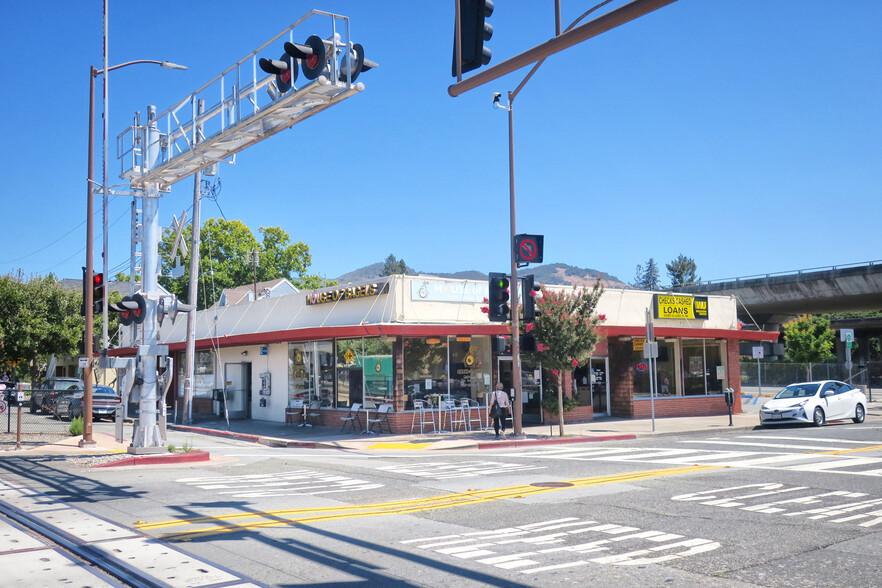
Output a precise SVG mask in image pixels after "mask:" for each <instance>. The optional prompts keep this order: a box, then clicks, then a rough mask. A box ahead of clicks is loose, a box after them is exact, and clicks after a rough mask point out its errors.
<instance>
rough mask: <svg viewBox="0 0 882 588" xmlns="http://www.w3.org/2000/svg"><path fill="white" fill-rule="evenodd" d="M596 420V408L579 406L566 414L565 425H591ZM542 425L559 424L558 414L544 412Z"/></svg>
mask: <svg viewBox="0 0 882 588" xmlns="http://www.w3.org/2000/svg"><path fill="white" fill-rule="evenodd" d="M593 420H594V408H593V407H591V406H577V407H576V408H574V409H573V410H570V411H567V412H565V413H564V424H567V423H590V422H591V421H593ZM542 423H543V424H546V425H556V424H558V420H557V413H551V412H548V411H546V410H543V411H542Z"/></svg>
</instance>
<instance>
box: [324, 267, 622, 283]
mask: <svg viewBox="0 0 882 588" xmlns="http://www.w3.org/2000/svg"><path fill="white" fill-rule="evenodd" d="M383 266H384V264H383V263H372V264H371V265H367V266H364V267H362V268H359V269H357V270H353V271H351V272H347V273H345V274H343V275H341V276H340V277H338V278H336V279H337V281H338V282H339V283H341V284H347V283H349V282H363V281H366V280H372V279H374V278H377V277H379V276H380V274H381V273H382V271H383ZM408 269H409V270H410V273H411V274H412V275H429V276H438V277H441V278H452V279H457V280H486V279H487V277H488V276H487V274H485V273H482V272H479V271H475V270H467V271H461V272H455V273H443V272H424V271H416V270H414V269H413V268H408ZM519 274H520V275H523V274H533V275H534V276H536V281H538V282H539V283H540V284H556V285H569V286H593V285H594V281H595V280H596V279H597V277H598V276H599V277H600V281H601V283H602V284H603V286H604V287H605V288H627V287H628V284H626V283H625V282H623V281H621V280H620V279H618V278H617V277H616V276H613V275H611V274H608V273H606V272H602V271H599V270H595V269H586V268H581V267H576V266H572V265H567V264H565V263H549V264H545V265H537V266H535V267H525V268H521V269H520V270H519Z"/></svg>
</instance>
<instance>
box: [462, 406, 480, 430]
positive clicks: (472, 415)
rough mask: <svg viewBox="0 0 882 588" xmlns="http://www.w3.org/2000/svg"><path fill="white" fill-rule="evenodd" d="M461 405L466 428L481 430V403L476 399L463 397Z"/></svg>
mask: <svg viewBox="0 0 882 588" xmlns="http://www.w3.org/2000/svg"><path fill="white" fill-rule="evenodd" d="M461 405H462V410H463V412H464V413H465V422H466V427H467V428H468V430H469V431H483V430H484V423H483V422H482V421H481V404H480V403H479V402H478V401H477V400H472V399H470V398H463V399H462V402H461Z"/></svg>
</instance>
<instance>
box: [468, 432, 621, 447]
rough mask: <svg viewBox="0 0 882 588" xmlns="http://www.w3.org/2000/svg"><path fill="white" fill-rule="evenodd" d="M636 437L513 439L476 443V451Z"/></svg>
mask: <svg viewBox="0 0 882 588" xmlns="http://www.w3.org/2000/svg"><path fill="white" fill-rule="evenodd" d="M636 438H637V435H603V436H594V437H567V438H564V439H561V438H556V439H521V440H517V439H513V440H511V441H490V442H489V443H478V449H496V448H499V447H526V446H528V445H562V444H564V443H592V442H595V441H628V440H630V439H636Z"/></svg>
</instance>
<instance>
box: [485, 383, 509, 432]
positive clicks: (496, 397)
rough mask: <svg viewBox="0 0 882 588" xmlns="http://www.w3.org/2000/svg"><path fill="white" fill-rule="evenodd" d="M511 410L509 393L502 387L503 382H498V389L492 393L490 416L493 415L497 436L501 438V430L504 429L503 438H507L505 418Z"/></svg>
mask: <svg viewBox="0 0 882 588" xmlns="http://www.w3.org/2000/svg"><path fill="white" fill-rule="evenodd" d="M510 410H511V402H510V401H509V399H508V394H506V393H505V390H503V389H502V382H499V383H498V384H496V390H494V391H493V392H492V393H491V394H490V416H491V417H493V429H494V430H495V431H496V438H497V439H499V432H500V430H501V431H502V438H503V439H505V420H506V419H507V418H508V413H509V411H510Z"/></svg>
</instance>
